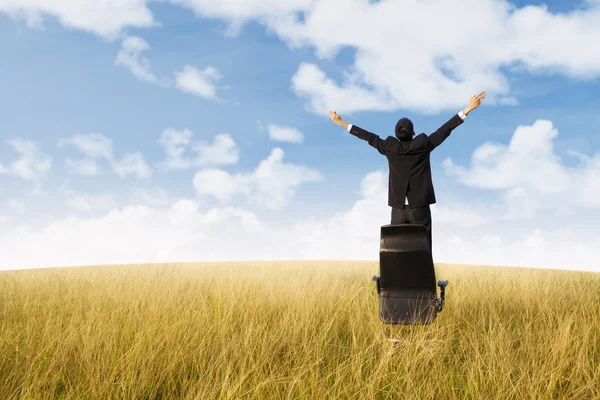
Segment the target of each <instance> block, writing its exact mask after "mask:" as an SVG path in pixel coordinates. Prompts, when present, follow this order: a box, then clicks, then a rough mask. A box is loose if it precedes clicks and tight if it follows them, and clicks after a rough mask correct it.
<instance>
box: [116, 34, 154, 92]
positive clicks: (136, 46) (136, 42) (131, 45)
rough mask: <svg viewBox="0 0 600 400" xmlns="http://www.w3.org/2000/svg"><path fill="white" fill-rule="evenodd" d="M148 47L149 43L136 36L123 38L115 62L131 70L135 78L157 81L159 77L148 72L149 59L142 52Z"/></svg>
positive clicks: (151, 81)
mask: <svg viewBox="0 0 600 400" xmlns="http://www.w3.org/2000/svg"><path fill="white" fill-rule="evenodd" d="M148 49H150V45H149V44H148V42H146V41H145V40H144V39H142V38H141V37H138V36H129V37H126V38H125V39H123V43H122V46H121V50H120V51H119V54H117V58H116V59H115V64H116V65H120V66H122V67H125V68H127V69H129V71H131V73H132V74H133V75H135V77H136V78H138V79H140V80H142V81H145V82H150V83H159V79H158V78H157V77H156V75H154V74H153V73H152V72H150V61H149V60H148V59H147V58H146V57H143V56H142V53H143V52H145V51H147V50H148Z"/></svg>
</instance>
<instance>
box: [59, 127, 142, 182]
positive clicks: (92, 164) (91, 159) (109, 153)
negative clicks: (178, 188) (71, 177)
mask: <svg viewBox="0 0 600 400" xmlns="http://www.w3.org/2000/svg"><path fill="white" fill-rule="evenodd" d="M67 145H72V146H74V147H75V148H76V149H77V150H79V151H80V152H81V153H83V154H85V155H86V156H88V158H84V159H81V160H72V159H70V158H67V160H66V164H67V168H68V169H69V170H70V171H71V172H72V173H76V174H80V175H90V176H91V175H96V174H98V173H99V167H98V164H97V163H96V161H95V159H98V158H104V159H106V160H107V161H108V162H109V163H110V166H111V168H112V170H113V172H114V173H116V174H117V175H119V176H120V177H126V176H128V175H134V176H136V177H137V178H149V177H150V176H152V168H151V167H150V166H149V165H148V163H146V161H145V160H144V157H143V156H142V154H141V153H140V152H138V151H136V152H133V153H127V154H125V155H124V156H123V158H122V159H120V160H119V159H115V157H114V154H113V145H112V140H111V139H110V138H108V137H106V136H104V135H102V134H98V133H89V134H75V135H73V136H72V137H70V138H63V139H60V140H59V141H58V146H59V147H65V146H67Z"/></svg>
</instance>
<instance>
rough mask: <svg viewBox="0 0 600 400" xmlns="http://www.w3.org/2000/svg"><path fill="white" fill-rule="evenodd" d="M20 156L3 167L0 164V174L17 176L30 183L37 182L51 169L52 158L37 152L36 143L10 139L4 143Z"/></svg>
mask: <svg viewBox="0 0 600 400" xmlns="http://www.w3.org/2000/svg"><path fill="white" fill-rule="evenodd" d="M6 142H7V143H8V144H10V145H11V146H12V147H13V149H14V150H15V151H16V152H17V153H19V154H20V155H21V156H20V157H19V158H17V159H16V160H15V161H13V162H12V163H11V164H10V165H9V166H7V167H5V166H3V165H2V164H0V174H8V175H13V176H17V177H20V178H23V179H27V180H31V181H39V179H41V178H43V177H45V176H46V174H47V173H48V171H49V170H50V168H51V167H52V158H51V157H50V156H48V155H46V154H44V153H42V152H41V151H40V150H39V147H38V145H37V144H36V143H34V142H32V141H29V140H23V139H11V140H7V141H6Z"/></svg>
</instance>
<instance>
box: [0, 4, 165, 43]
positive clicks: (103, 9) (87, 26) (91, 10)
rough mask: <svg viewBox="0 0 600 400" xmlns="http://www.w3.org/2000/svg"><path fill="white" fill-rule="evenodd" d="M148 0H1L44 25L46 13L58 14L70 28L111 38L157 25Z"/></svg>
mask: <svg viewBox="0 0 600 400" xmlns="http://www.w3.org/2000/svg"><path fill="white" fill-rule="evenodd" d="M146 3H147V1H146V0H119V1H97V0H66V1H65V0H62V1H56V0H19V1H14V0H0V12H4V13H7V14H8V15H9V16H11V17H12V18H16V19H23V20H25V22H26V23H27V25H28V26H30V27H34V28H41V27H42V26H43V19H44V16H45V15H46V16H52V17H56V18H57V19H58V20H59V21H60V22H61V24H62V25H64V26H65V27H67V28H70V29H78V30H82V31H87V32H92V33H94V34H96V35H99V36H102V37H104V38H106V39H109V40H114V39H115V38H117V37H118V35H119V34H120V33H121V31H122V30H123V29H125V28H127V27H133V28H144V27H151V26H155V25H156V23H155V21H154V19H153V17H152V13H151V12H150V10H149V9H148V7H147V5H146Z"/></svg>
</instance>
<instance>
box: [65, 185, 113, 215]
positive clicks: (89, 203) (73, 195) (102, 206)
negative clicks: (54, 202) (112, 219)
mask: <svg viewBox="0 0 600 400" xmlns="http://www.w3.org/2000/svg"><path fill="white" fill-rule="evenodd" d="M63 195H64V197H65V199H66V200H67V205H68V206H69V208H71V209H73V210H75V211H83V212H90V211H94V210H111V209H113V208H115V207H116V206H117V202H116V200H115V198H114V196H113V195H112V194H110V193H104V194H99V195H89V194H84V193H77V192H75V191H74V190H66V191H65V192H64V193H63Z"/></svg>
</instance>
